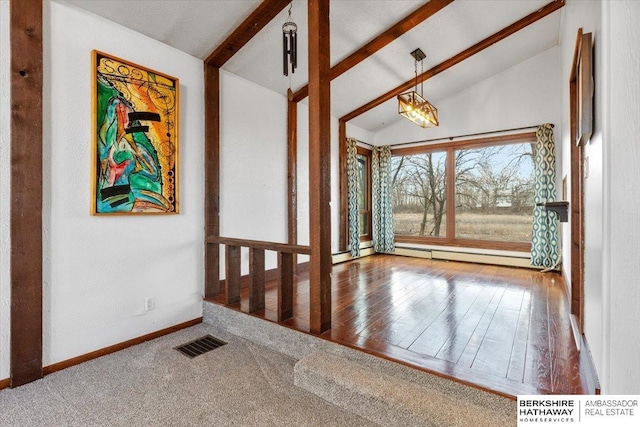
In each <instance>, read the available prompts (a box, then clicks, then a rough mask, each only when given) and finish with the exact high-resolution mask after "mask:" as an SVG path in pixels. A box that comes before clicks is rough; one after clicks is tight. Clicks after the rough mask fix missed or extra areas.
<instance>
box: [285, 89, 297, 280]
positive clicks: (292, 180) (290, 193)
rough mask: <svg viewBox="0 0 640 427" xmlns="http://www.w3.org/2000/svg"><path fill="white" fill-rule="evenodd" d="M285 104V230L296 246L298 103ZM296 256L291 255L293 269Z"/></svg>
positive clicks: (289, 102)
mask: <svg viewBox="0 0 640 427" xmlns="http://www.w3.org/2000/svg"><path fill="white" fill-rule="evenodd" d="M292 95H293V94H292V93H291V89H289V93H288V96H289V101H288V103H287V230H288V242H289V244H290V245H297V244H298V103H297V102H294V101H293V100H292V99H291V96H292ZM297 258H298V257H297V256H296V255H293V263H294V269H295V264H297Z"/></svg>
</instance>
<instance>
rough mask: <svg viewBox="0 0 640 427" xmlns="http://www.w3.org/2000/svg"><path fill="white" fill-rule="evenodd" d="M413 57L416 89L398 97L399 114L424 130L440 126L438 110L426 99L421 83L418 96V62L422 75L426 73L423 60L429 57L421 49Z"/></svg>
mask: <svg viewBox="0 0 640 427" xmlns="http://www.w3.org/2000/svg"><path fill="white" fill-rule="evenodd" d="M411 56H413V59H414V72H415V76H416V87H415V89H414V90H412V91H410V92H405V93H402V94H400V95H398V114H400V115H401V116H403V117H405V118H407V119H409V120H411V121H412V122H413V123H415V124H417V125H418V126H420V127H423V128H430V127H435V126H438V125H439V124H440V123H439V122H438V110H437V109H436V107H434V106H433V105H431V103H430V102H429V101H427V100H426V99H424V96H423V94H422V86H423V83H422V82H421V83H420V94H418V62H420V70H421V71H420V73H421V74H422V73H423V72H424V71H423V70H424V69H423V64H422V60H423V59H424V58H426V57H427V56H426V55H425V54H424V52H423V51H422V50H421V49H419V48H418V49H416V50H414V51H413V52H411Z"/></svg>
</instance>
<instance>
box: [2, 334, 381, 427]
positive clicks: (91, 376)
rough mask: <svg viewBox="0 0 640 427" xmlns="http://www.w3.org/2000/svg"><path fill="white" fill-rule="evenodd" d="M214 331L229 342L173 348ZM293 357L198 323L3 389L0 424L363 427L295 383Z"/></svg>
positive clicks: (358, 419)
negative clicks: (193, 350)
mask: <svg viewBox="0 0 640 427" xmlns="http://www.w3.org/2000/svg"><path fill="white" fill-rule="evenodd" d="M206 333H212V334H213V335H215V336H219V337H220V338H223V339H225V340H228V342H229V344H227V345H225V346H223V347H220V348H218V349H216V350H213V351H212V352H210V353H207V354H204V355H202V356H198V357H196V358H194V359H189V358H187V357H186V356H183V355H182V354H180V353H179V352H177V351H176V350H174V349H173V347H175V346H178V345H181V344H184V343H186V342H188V341H190V340H193V339H195V338H198V337H200V336H202V335H204V334H206ZM295 362H296V360H294V359H292V358H290V357H288V356H284V355H282V354H280V353H278V352H275V351H273V350H269V349H267V348H265V347H261V346H259V345H256V344H253V343H250V342H249V341H246V340H244V339H241V338H237V337H235V336H232V335H229V334H226V333H225V332H221V331H218V330H215V329H214V328H213V327H212V326H210V325H206V324H202V325H198V326H194V327H192V328H189V329H186V330H184V331H180V332H177V333H175V334H172V335H169V336H166V337H163V338H159V339H157V340H154V341H150V342H147V343H144V344H141V345H138V346H135V347H131V348H129V349H126V350H123V351H120V352H118V353H114V354H111V355H108V356H104V357H101V358H99V359H95V360H92V361H90V362H87V363H84V364H81V365H78V366H74V367H72V368H69V369H66V370H64V371H61V372H57V373H54V374H51V375H48V376H47V377H45V378H44V379H42V380H40V381H36V382H34V383H31V384H27V385H25V386H22V387H19V388H17V389H5V390H2V391H0V426H3V427H8V426H21V427H23V426H83V427H84V426H127V427H131V426H152V425H153V426H368V425H375V424H373V423H371V422H369V421H367V420H365V419H363V418H361V417H359V416H357V415H354V414H351V413H348V412H345V411H343V410H341V409H340V408H338V407H337V406H334V405H332V404H330V403H327V402H326V401H324V400H322V399H321V398H319V397H317V396H315V395H314V394H311V393H309V392H307V391H304V390H303V389H300V388H298V387H296V386H294V384H293V372H294V365H295Z"/></svg>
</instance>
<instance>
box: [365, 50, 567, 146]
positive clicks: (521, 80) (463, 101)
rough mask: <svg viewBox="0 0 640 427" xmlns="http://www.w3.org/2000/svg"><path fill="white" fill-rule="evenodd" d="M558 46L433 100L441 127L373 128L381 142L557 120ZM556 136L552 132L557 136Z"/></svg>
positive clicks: (399, 125) (400, 122) (402, 122)
mask: <svg viewBox="0 0 640 427" xmlns="http://www.w3.org/2000/svg"><path fill="white" fill-rule="evenodd" d="M559 54H560V52H559V48H558V47H554V48H551V49H549V50H547V51H545V52H542V53H540V54H538V55H536V56H534V57H532V58H530V59H528V60H526V61H524V62H521V63H520V64H517V65H515V66H513V67H511V68H509V69H508V70H505V71H503V72H502V73H500V74H496V75H495V76H492V77H490V78H488V79H486V80H484V81H482V82H480V83H477V84H475V85H473V86H471V87H470V88H467V89H465V90H463V91H462V92H459V93H457V94H455V95H452V96H450V97H449V98H447V99H443V100H441V101H438V102H437V103H435V104H436V107H437V108H438V117H439V119H440V126H438V127H436V128H430V129H422V128H421V127H419V126H416V125H415V124H413V123H411V122H409V121H408V120H398V121H397V122H395V123H394V124H392V125H389V126H387V127H385V128H384V129H381V130H379V131H378V132H376V133H375V144H376V145H385V144H394V143H402V142H410V141H420V140H425V139H433V138H446V137H449V136H456V135H464V134H471V133H478V132H491V131H497V130H502V129H511V128H517V127H523V126H532V125H538V124H541V123H553V124H555V125H556V128H555V134H556V135H559V129H558V127H559V126H558V125H559V124H560V120H561V117H562V116H561V111H560V105H561V95H560V82H559V80H558V76H559V74H560V58H559ZM556 138H557V136H556Z"/></svg>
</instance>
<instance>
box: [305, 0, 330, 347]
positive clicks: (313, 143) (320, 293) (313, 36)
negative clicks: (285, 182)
mask: <svg viewBox="0 0 640 427" xmlns="http://www.w3.org/2000/svg"><path fill="white" fill-rule="evenodd" d="M329 34H330V33H329V0H309V228H310V232H309V235H310V239H309V240H310V246H311V259H310V265H309V305H310V307H309V308H310V319H309V324H310V331H311V333H314V334H320V333H322V332H324V331H326V330H328V329H329V328H331V268H332V265H331V210H330V207H329V202H330V200H331V158H330V156H328V155H327V154H326V153H329V152H331V90H330V85H331V80H330V79H329V68H330V62H329V61H330V56H329V53H330V52H329V38H330V36H329Z"/></svg>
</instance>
